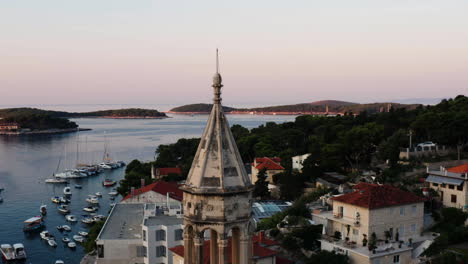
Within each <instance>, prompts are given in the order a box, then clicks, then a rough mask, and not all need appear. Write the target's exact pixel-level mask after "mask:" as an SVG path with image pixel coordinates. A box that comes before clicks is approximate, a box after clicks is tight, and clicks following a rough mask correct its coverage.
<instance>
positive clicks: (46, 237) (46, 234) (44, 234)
mask: <svg viewBox="0 0 468 264" xmlns="http://www.w3.org/2000/svg"><path fill="white" fill-rule="evenodd" d="M40 235H41V238H42V239H44V240H51V239H54V235H52V234H51V233H49V231H47V230H44V231H42V232H41V234H40Z"/></svg>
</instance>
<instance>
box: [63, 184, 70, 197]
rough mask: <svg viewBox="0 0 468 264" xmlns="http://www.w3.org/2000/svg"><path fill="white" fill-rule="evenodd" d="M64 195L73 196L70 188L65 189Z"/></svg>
mask: <svg viewBox="0 0 468 264" xmlns="http://www.w3.org/2000/svg"><path fill="white" fill-rule="evenodd" d="M63 194H65V195H71V194H72V193H71V188H70V186H67V187H65V188H63Z"/></svg>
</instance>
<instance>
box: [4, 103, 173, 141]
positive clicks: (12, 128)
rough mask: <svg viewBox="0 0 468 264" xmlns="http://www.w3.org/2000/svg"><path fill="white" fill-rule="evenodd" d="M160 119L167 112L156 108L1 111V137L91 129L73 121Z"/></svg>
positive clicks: (24, 109) (13, 109) (21, 109)
mask: <svg viewBox="0 0 468 264" xmlns="http://www.w3.org/2000/svg"><path fill="white" fill-rule="evenodd" d="M84 117H86V118H115V119H159V118H167V117H168V116H167V115H166V114H165V113H162V112H159V111H157V110H154V109H140V108H127V109H117V110H102V111H94V112H83V113H75V112H62V111H49V110H42V109H37V108H6V109H0V135H31V134H56V133H69V132H77V131H85V130H90V129H89V128H79V127H78V125H77V124H76V123H75V122H73V121H70V120H69V118H84Z"/></svg>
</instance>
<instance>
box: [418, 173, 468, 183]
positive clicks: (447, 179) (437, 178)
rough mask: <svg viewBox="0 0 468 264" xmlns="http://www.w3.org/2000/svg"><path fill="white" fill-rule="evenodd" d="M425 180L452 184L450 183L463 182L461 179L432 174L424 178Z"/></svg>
mask: <svg viewBox="0 0 468 264" xmlns="http://www.w3.org/2000/svg"><path fill="white" fill-rule="evenodd" d="M426 182H432V183H438V184H444V183H445V184H452V185H461V184H462V183H463V180H462V179H454V178H450V177H440V176H434V175H429V177H427V178H426Z"/></svg>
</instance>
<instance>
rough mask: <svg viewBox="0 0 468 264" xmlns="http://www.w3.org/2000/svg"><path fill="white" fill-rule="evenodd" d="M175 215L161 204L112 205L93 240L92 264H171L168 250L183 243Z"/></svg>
mask: <svg viewBox="0 0 468 264" xmlns="http://www.w3.org/2000/svg"><path fill="white" fill-rule="evenodd" d="M178 212H179V213H178V214H176V213H177V210H168V209H167V208H165V207H164V203H163V204H162V205H157V204H156V203H149V204H143V203H140V204H137V203H120V204H116V205H115V207H114V208H113V209H112V211H111V213H110V214H109V217H108V218H107V220H106V223H105V224H104V226H103V228H102V230H101V232H100V233H99V235H98V237H97V239H96V244H97V249H98V254H97V260H96V264H111V263H112V264H114V263H115V264H134V263H145V264H160V263H164V264H172V253H171V251H169V250H168V249H169V248H171V247H175V246H179V245H182V244H183V235H182V234H183V218H182V215H181V214H180V209H179V210H178Z"/></svg>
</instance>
